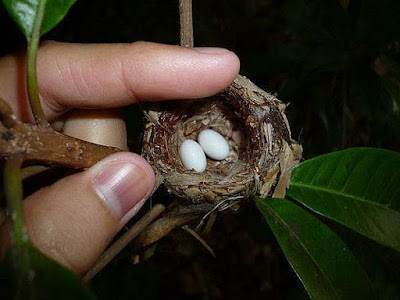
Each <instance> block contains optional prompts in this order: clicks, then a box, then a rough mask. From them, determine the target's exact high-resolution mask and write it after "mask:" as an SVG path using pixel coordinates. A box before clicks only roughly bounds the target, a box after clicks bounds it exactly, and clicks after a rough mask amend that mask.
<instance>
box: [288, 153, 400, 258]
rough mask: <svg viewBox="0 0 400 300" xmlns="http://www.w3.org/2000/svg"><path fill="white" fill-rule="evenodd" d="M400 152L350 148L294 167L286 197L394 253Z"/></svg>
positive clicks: (399, 219) (398, 244) (398, 236)
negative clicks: (391, 249) (387, 247)
mask: <svg viewBox="0 0 400 300" xmlns="http://www.w3.org/2000/svg"><path fill="white" fill-rule="evenodd" d="M399 170H400V154H399V153H396V152H392V151H387V150H382V149H374V148H353V149H347V150H343V151H338V152H333V153H329V154H326V155H322V156H319V157H316V158H313V159H310V160H308V161H305V162H303V163H301V164H300V165H298V166H297V167H296V168H295V169H294V170H293V172H292V179H291V185H290V187H289V190H288V192H287V194H288V195H289V196H290V197H292V198H293V199H295V200H297V201H299V202H301V203H303V204H304V205H305V206H307V207H308V208H310V209H311V210H313V211H315V212H317V213H319V214H321V215H323V216H326V217H328V218H330V219H333V220H335V221H337V222H339V223H341V224H343V225H345V226H347V227H349V228H351V229H353V230H355V231H357V232H359V233H361V234H363V235H365V236H367V237H369V238H371V239H373V240H375V241H377V242H379V243H381V244H383V245H386V246H389V247H391V248H393V249H395V250H397V251H400V213H399V209H400V171H399Z"/></svg>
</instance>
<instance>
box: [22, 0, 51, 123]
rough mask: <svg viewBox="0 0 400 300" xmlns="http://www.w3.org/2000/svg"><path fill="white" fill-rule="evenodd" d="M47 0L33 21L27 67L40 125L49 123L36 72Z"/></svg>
mask: <svg viewBox="0 0 400 300" xmlns="http://www.w3.org/2000/svg"><path fill="white" fill-rule="evenodd" d="M46 1H47V0H41V1H39V6H38V10H37V13H36V16H35V20H34V23H33V29H32V33H31V35H30V36H29V37H28V60H27V68H26V76H27V78H26V79H27V88H28V96H29V102H30V105H31V109H32V113H33V116H34V118H35V121H36V124H39V125H48V123H47V121H46V116H45V114H44V112H43V108H42V105H41V103H40V97H39V89H38V83H37V74H36V59H37V50H38V46H39V40H40V29H41V27H42V21H43V16H44V11H45V7H46Z"/></svg>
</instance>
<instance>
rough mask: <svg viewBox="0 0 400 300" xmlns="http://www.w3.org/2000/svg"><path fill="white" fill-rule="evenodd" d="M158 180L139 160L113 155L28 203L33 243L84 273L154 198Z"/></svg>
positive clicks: (41, 192)
mask: <svg viewBox="0 0 400 300" xmlns="http://www.w3.org/2000/svg"><path fill="white" fill-rule="evenodd" d="M154 182H155V177H154V173H153V170H152V169H151V167H150V165H149V164H148V163H147V162H146V161H145V160H144V159H143V158H142V157H140V156H139V155H136V154H132V153H117V154H113V155H111V156H109V157H107V158H105V159H104V160H102V161H101V162H99V163H97V164H96V165H94V166H93V167H91V168H90V169H89V170H87V171H85V172H82V173H79V174H75V175H72V176H69V177H65V178H63V179H62V180H60V181H58V182H56V183H55V184H53V185H52V186H49V187H46V188H44V189H41V190H39V191H38V192H36V193H35V194H33V195H31V196H29V197H28V198H27V199H26V200H25V201H24V210H25V218H26V220H25V222H26V225H27V230H28V235H29V237H30V239H31V241H32V242H33V244H34V245H35V246H36V247H37V248H39V249H40V250H41V251H42V252H43V253H45V254H46V255H48V256H50V257H51V258H53V259H55V260H57V261H59V262H60V263H61V264H63V265H65V266H66V267H67V268H69V269H71V270H73V271H75V272H77V273H79V274H83V273H84V272H86V271H87V270H88V269H89V268H90V267H91V266H92V265H93V264H94V262H95V261H96V259H97V258H98V257H99V256H100V255H101V253H102V252H103V251H104V249H105V247H106V246H107V244H108V243H109V242H110V241H111V239H112V238H113V236H114V235H115V234H116V233H117V232H118V231H119V230H120V229H121V228H122V226H124V225H125V223H126V222H127V221H128V220H129V219H130V218H132V217H133V216H134V215H135V214H136V213H137V211H138V210H139V209H140V208H141V206H142V205H143V203H144V201H145V200H146V199H147V198H148V197H149V195H150V193H151V191H152V189H153V187H154Z"/></svg>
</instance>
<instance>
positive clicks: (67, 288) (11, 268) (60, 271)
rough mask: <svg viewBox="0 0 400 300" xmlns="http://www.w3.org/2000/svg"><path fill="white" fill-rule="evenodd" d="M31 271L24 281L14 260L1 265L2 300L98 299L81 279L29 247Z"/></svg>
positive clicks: (11, 258)
mask: <svg viewBox="0 0 400 300" xmlns="http://www.w3.org/2000/svg"><path fill="white" fill-rule="evenodd" d="M26 252H27V254H28V255H29V262H30V271H29V274H24V275H27V276H23V277H21V273H20V272H19V270H16V269H15V265H14V261H15V258H16V257H12V255H15V253H13V252H11V253H9V255H8V257H7V258H6V259H5V260H4V261H2V262H1V264H0V295H1V298H2V299H41V300H47V299H49V300H50V299H58V300H63V299H65V300H69V299H85V300H86V299H88V300H90V299H95V297H94V296H93V294H92V293H91V292H90V290H89V289H88V288H87V287H86V286H84V285H83V283H82V281H81V279H80V278H79V277H78V276H77V275H76V274H74V273H72V272H71V271H69V270H67V269H65V268H64V267H62V266H60V265H59V264H58V263H56V262H54V261H52V260H50V259H48V258H47V257H45V256H43V255H42V254H41V253H40V252H39V251H37V250H36V249H35V248H33V247H32V246H31V245H29V246H28V247H26Z"/></svg>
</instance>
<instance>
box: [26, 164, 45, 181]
mask: <svg viewBox="0 0 400 300" xmlns="http://www.w3.org/2000/svg"><path fill="white" fill-rule="evenodd" d="M48 169H49V168H48V167H45V166H28V167H25V168H23V169H22V170H21V176H22V179H26V178H28V177H31V176H34V175H36V174H39V173H41V172H44V171H46V170H48Z"/></svg>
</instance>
